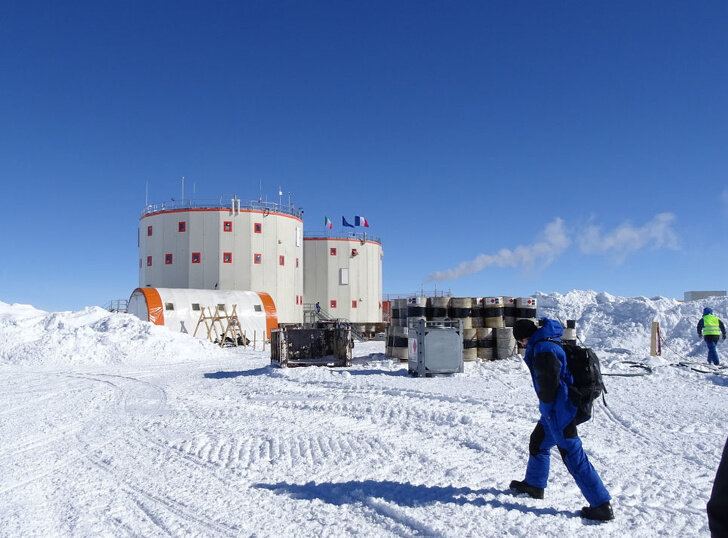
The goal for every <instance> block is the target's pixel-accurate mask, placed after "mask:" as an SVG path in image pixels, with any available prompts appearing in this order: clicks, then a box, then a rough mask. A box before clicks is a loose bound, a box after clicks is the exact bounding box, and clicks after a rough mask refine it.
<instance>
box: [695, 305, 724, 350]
mask: <svg viewBox="0 0 728 538" xmlns="http://www.w3.org/2000/svg"><path fill="white" fill-rule="evenodd" d="M721 333H722V334H723V340H725V325H723V322H722V321H721V320H720V319H718V316H716V315H714V314H713V309H712V308H710V307H707V306H706V307H705V308H704V309H703V317H702V318H700V321H698V338H702V339H703V340H705V343H706V344H707V346H708V363H712V364H720V360H719V359H718V351H717V350H716V345H717V344H718V337H719V335H720V334H721Z"/></svg>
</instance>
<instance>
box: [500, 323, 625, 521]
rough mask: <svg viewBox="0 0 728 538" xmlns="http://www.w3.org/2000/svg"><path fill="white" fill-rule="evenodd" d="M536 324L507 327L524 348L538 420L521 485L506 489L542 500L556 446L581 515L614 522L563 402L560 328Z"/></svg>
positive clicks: (572, 413)
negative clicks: (580, 498) (578, 496)
mask: <svg viewBox="0 0 728 538" xmlns="http://www.w3.org/2000/svg"><path fill="white" fill-rule="evenodd" d="M541 322H542V326H541V327H540V328H539V327H536V324H535V323H534V322H533V321H531V320H530V319H519V320H517V321H516V323H515V324H514V325H513V336H514V337H515V339H516V340H517V341H518V342H520V343H521V344H522V345H523V346H524V347H525V348H526V352H525V354H524V356H523V360H524V361H525V363H526V366H528V369H529V371H530V372H531V379H532V381H533V388H534V389H535V390H536V395H537V396H538V400H539V403H538V407H539V411H540V412H541V418H539V420H538V423H537V424H536V427H535V428H534V430H533V433H531V439H530V441H529V443H528V452H529V458H528V465H527V466H526V477H525V478H524V479H523V481H520V480H514V481H512V482H511V484H510V488H511V489H512V490H513V491H515V492H516V493H526V494H527V495H529V496H530V497H533V498H534V499H543V494H544V489H545V488H546V483H547V482H548V478H549V460H550V454H551V449H552V448H553V447H554V446H556V447H558V449H559V453H560V454H561V459H562V460H563V461H564V464H565V465H566V469H567V470H568V471H569V473H570V474H571V476H572V477H573V478H574V480H575V481H576V485H577V486H578V487H579V489H580V490H581V493H582V495H584V497H585V498H586V500H587V502H588V503H589V506H585V507H583V508H582V509H581V512H580V515H581V517H583V518H585V519H592V520H597V521H608V520H610V519H614V513H613V512H612V505H611V504H610V502H609V501H610V500H611V499H612V498H611V496H610V495H609V492H608V491H607V488H605V487H604V484H603V483H602V480H601V478H599V475H598V474H597V472H596V470H595V469H594V467H592V464H591V463H589V459H588V458H587V457H586V453H585V452H584V449H583V448H582V446H581V439H579V436H578V434H577V431H576V412H577V407H576V406H575V405H574V404H573V403H572V402H571V400H570V399H569V386H568V384H569V383H571V382H572V375H571V372H570V371H569V369H568V367H567V364H566V354H565V353H564V350H563V349H562V347H561V346H560V345H559V343H558V342H560V340H561V336H562V335H563V333H564V329H563V327H562V326H561V324H560V323H559V322H558V321H556V320H553V319H546V318H543V319H542V320H541Z"/></svg>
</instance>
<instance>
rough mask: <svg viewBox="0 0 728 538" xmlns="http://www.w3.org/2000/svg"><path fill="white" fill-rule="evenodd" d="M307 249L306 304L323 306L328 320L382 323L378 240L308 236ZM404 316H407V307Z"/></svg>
mask: <svg viewBox="0 0 728 538" xmlns="http://www.w3.org/2000/svg"><path fill="white" fill-rule="evenodd" d="M303 246H304V248H303V257H304V263H303V267H304V274H303V282H304V297H305V301H306V303H310V304H314V303H319V305H320V306H321V310H322V311H323V312H325V313H326V314H327V315H328V317H331V318H338V319H346V320H349V321H351V322H352V323H380V322H381V321H382V255H383V254H382V243H381V241H380V240H379V239H378V238H371V237H368V236H367V235H366V234H353V233H352V234H348V235H336V234H335V233H332V234H331V235H329V234H320V235H309V234H306V237H305V238H304V240H303ZM400 315H404V316H406V315H407V313H406V305H405V311H404V312H400ZM393 321H394V320H393Z"/></svg>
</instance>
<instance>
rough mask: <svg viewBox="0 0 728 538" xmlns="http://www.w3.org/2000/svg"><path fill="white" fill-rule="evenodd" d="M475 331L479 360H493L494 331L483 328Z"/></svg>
mask: <svg viewBox="0 0 728 538" xmlns="http://www.w3.org/2000/svg"><path fill="white" fill-rule="evenodd" d="M475 331H476V339H477V340H478V351H477V352H476V354H477V356H478V358H479V359H482V360H484V361H490V360H493V349H494V348H493V329H491V328H489V327H481V328H479V329H475Z"/></svg>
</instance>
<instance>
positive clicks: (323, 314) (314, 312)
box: [303, 303, 367, 342]
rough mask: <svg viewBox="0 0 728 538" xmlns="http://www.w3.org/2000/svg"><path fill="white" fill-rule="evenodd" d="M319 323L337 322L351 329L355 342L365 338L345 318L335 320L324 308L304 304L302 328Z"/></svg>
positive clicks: (362, 340)
mask: <svg viewBox="0 0 728 538" xmlns="http://www.w3.org/2000/svg"><path fill="white" fill-rule="evenodd" d="M320 321H324V322H326V321H338V322H339V323H340V324H341V325H343V326H344V327H349V328H351V334H352V336H353V337H354V339H355V340H357V341H359V342H364V341H365V340H366V339H367V338H366V336H365V335H364V334H363V333H361V332H360V331H358V330H357V328H356V326H355V325H354V324H353V323H352V322H351V321H349V320H348V319H346V318H337V317H334V316H332V315H331V314H330V313H329V312H328V311H327V310H326V309H325V308H321V307H319V308H318V309H317V308H316V305H315V304H314V303H305V304H304V305H303V324H304V326H314V325H316V324H317V323H318V322H320Z"/></svg>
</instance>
